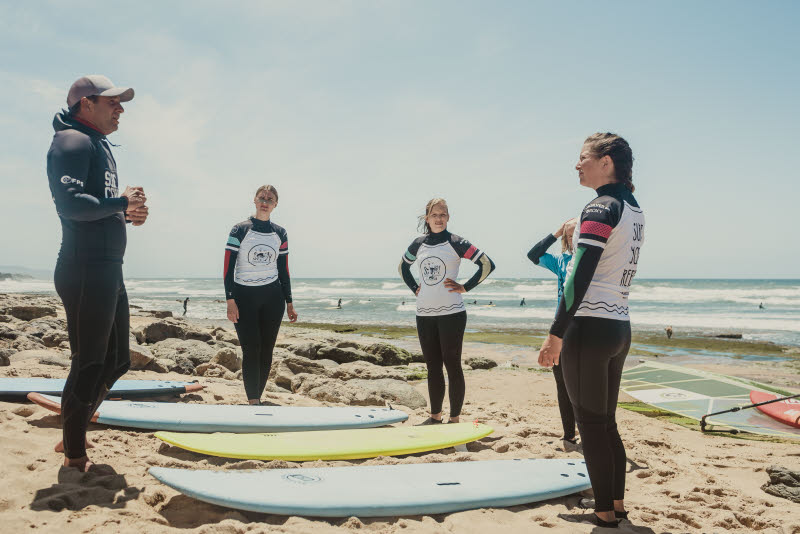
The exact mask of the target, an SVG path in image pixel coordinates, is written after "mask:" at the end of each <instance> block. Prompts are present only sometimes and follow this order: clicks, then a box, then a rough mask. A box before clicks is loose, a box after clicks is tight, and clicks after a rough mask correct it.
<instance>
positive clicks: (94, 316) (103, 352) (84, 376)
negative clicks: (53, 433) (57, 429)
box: [54, 261, 131, 459]
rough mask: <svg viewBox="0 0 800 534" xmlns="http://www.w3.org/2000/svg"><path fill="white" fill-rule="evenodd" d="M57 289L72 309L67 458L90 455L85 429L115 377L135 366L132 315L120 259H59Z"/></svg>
mask: <svg viewBox="0 0 800 534" xmlns="http://www.w3.org/2000/svg"><path fill="white" fill-rule="evenodd" d="M54 282H55V286H56V292H58V296H59V297H61V301H62V302H63V303H64V310H65V311H66V314H67V331H68V334H69V346H70V349H71V351H72V365H71V367H70V371H69V376H68V377H67V382H66V384H65V385H64V392H63V393H62V397H61V398H62V401H61V423H62V427H63V433H64V454H65V455H66V457H67V458H71V459H74V458H81V457H83V456H86V446H85V443H86V429H87V428H88V427H89V421H90V420H91V418H92V415H93V414H94V411H95V410H96V409H97V406H98V405H99V404H100V403H101V402H102V400H103V399H104V398H105V397H106V394H107V393H108V390H109V389H111V386H113V385H114V382H116V381H117V379H119V377H121V376H122V375H124V374H125V373H126V372H127V371H128V368H129V367H130V363H131V359H130V342H129V337H128V336H129V335H130V333H129V329H130V316H129V310H128V294H127V292H126V291H125V283H124V282H123V279H122V264H121V263H110V262H109V263H72V262H63V261H59V262H57V263H56V269H55V276H54Z"/></svg>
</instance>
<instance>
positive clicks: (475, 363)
mask: <svg viewBox="0 0 800 534" xmlns="http://www.w3.org/2000/svg"><path fill="white" fill-rule="evenodd" d="M464 363H465V364H467V365H469V366H470V367H471V368H472V369H491V368H493V367H497V362H496V361H494V360H490V359H489V358H484V357H483V356H473V357H471V358H466V359H465V360H464Z"/></svg>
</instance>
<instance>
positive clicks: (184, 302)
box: [183, 297, 189, 315]
mask: <svg viewBox="0 0 800 534" xmlns="http://www.w3.org/2000/svg"><path fill="white" fill-rule="evenodd" d="M188 305H189V297H186V299H185V300H184V301H183V314H184V315H186V307H187V306H188Z"/></svg>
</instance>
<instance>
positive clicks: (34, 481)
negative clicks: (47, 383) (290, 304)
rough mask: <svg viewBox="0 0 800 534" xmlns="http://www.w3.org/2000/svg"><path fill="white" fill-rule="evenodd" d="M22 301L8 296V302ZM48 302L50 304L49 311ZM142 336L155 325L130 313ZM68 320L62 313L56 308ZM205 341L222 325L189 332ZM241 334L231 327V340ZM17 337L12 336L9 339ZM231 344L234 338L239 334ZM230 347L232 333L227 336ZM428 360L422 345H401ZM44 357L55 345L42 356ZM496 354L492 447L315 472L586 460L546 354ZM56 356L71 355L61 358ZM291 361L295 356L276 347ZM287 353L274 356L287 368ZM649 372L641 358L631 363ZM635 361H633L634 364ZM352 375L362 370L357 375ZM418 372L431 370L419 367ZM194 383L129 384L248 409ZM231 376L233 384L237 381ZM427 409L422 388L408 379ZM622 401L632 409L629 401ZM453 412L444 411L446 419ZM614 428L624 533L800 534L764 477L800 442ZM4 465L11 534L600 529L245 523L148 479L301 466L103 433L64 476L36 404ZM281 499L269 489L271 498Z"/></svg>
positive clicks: (556, 507) (19, 420) (556, 520)
mask: <svg viewBox="0 0 800 534" xmlns="http://www.w3.org/2000/svg"><path fill="white" fill-rule="evenodd" d="M14 298H16V297H8V296H6V302H8V301H9V299H11V300H13V299H14ZM39 300H42V299H39ZM133 311H134V312H135V313H137V315H134V316H133V317H132V325H131V327H132V330H136V329H141V328H142V327H143V326H145V325H147V324H150V323H152V322H154V321H157V319H155V318H154V317H152V316H150V314H146V313H142V312H141V311H136V310H133ZM57 314H58V317H57V318H63V310H61V309H58V310H57ZM25 323H26V321H22V320H19V319H12V320H9V321H7V322H5V323H4V325H3V326H4V328H6V329H12V328H16V329H17V330H16V331H20V332H21V331H24V328H25V327H26V326H25ZM186 323H187V324H188V325H191V326H192V327H193V328H196V329H198V330H204V329H205V330H209V329H211V328H212V326H213V325H211V324H209V323H208V322H203V321H194V322H193V321H187V322H186ZM228 330H229V331H230V332H232V328H228ZM8 331H9V330H5V332H8ZM230 332H229V334H230ZM220 335H222V334H220ZM386 341H387V340H386V339H379V338H375V339H370V338H368V337H366V336H363V335H357V334H346V333H345V334H342V333H335V332H331V331H325V330H319V329H309V328H298V327H291V328H289V327H284V328H283V329H282V331H281V336H280V338H279V345H281V346H282V347H286V346H289V347H292V346H294V345H293V343H297V342H303V343H308V342H312V343H313V342H326V343H332V342H344V343H348V342H352V343H354V344H360V345H364V344H369V343H372V342H376V343H377V342H386ZM394 343H396V344H397V345H400V346H402V347H404V348H407V349H409V350H411V351H412V352H414V351H418V350H419V347H418V345H416V347H415V343H416V342H415V341H414V340H413V339H411V338H403V339H401V340H399V341H394ZM42 348H43V349H44V348H45V347H42ZM536 348H538V347H529V348H525V347H520V346H512V345H503V344H497V343H494V344H493V343H478V342H467V344H466V345H465V351H464V357H465V360H466V359H467V358H469V357H473V356H481V357H485V358H489V359H491V360H494V361H495V362H497V363H498V364H499V365H498V366H497V367H494V368H492V369H489V370H479V369H473V370H467V372H466V382H467V400H466V405H465V409H464V417H465V418H466V419H468V420H477V421H480V422H482V423H486V424H488V425H490V426H492V427H493V428H494V429H495V431H494V433H493V434H492V435H490V436H488V437H486V438H483V439H481V440H479V441H477V442H473V443H470V444H468V446H467V450H468V452H466V453H465V452H456V451H455V450H454V449H447V450H442V451H437V452H432V453H420V454H415V455H409V456H404V457H397V458H390V457H378V458H375V459H369V460H357V461H332V462H321V461H317V462H305V463H303V464H302V465H304V466H323V465H324V466H346V465H357V464H367V465H374V464H405V463H421V462H458V461H475V460H489V459H511V458H561V457H575V458H579V457H580V454H579V453H574V452H573V453H564V452H562V451H561V450H560V448H559V446H560V440H559V437H560V435H561V432H560V431H561V428H560V420H559V415H558V409H557V405H556V390H555V383H554V381H553V378H552V376H551V374H550V372H549V371H544V372H543V371H540V370H538V369H537V368H536V367H535V366H534V365H533V363H534V361H535V355H536V352H535V349H536ZM46 350H49V351H52V352H58V351H61V354H62V356H64V355H65V354H64V349H63V348H61V347H58V346H56V347H50V348H48V349H46ZM281 350H286V349H279V352H280V351H281ZM277 357H279V354H277V353H276V358H277ZM630 359H631V360H638V357H637V356H630ZM633 363H635V361H634V362H633ZM347 365H352V364H347ZM411 366H412V367H414V368H417V369H419V368H420V364H418V363H416V364H413V363H412V364H411ZM706 368H708V370H712V371H715V372H721V373H729V374H735V375H737V376H745V377H749V378H753V379H757V380H759V381H762V382H765V383H771V384H775V385H780V386H784V387H790V388H792V387H794V388H797V384H798V382H799V381H800V375H798V373H797V370H796V369H795V368H794V367H792V366H791V365H790V364H770V363H766V364H765V363H763V362H761V363H749V362H744V361H741V360H732V361H731V362H730V363H729V364H727V365H724V364H719V365H716V364H715V365H707V366H706ZM218 374H221V376H203V377H189V376H187V375H186V374H179V373H177V372H166V373H157V372H155V371H148V370H136V371H130V372H129V373H128V374H127V375H126V376H125V378H128V379H159V380H192V379H195V378H196V379H198V380H199V381H200V382H201V383H202V384H204V385H205V389H204V390H202V391H201V392H199V393H193V394H187V395H184V396H183V397H182V398H180V399H178V398H172V399H153V400H171V401H175V402H192V403H207V404H241V403H244V402H245V396H244V388H243V387H242V384H241V380H239V379H237V378H234V377H233V376H231V375H230V374H224V373H218ZM0 376H1V377H8V376H18V377H50V378H64V377H66V376H67V369H66V368H64V367H61V366H58V365H53V364H45V363H41V360H40V359H37V358H27V359H15V358H14V356H13V354H12V355H11V357H10V365H8V366H5V367H0ZM226 377H227V378H226ZM409 383H410V384H411V386H412V387H413V388H414V389H415V390H416V391H418V392H419V393H420V394H421V395H422V396H423V397H425V398H427V390H426V384H425V381H424V380H419V379H417V380H413V379H412V380H410V382H409ZM266 399H267V400H269V401H271V402H274V403H277V404H281V405H287V406H293V405H295V406H318V405H336V404H337V403H335V402H328V401H320V400H318V399H315V398H312V397H309V396H306V395H303V394H301V393H292V392H291V391H288V390H286V389H282V388H279V387H277V386H274V385H273V386H268V392H267V393H266ZM620 400H621V402H631V401H632V400H633V399H631V398H625V396H624V395H623V398H621V399H620ZM446 402H447V401H445V410H446V409H447V404H446ZM395 407H398V408H400V409H402V410H404V411H407V412H408V413H409V415H410V418H409V421H407V422H406V423H404V424H413V423H415V422H419V421H421V420H423V419H424V418H425V417H426V411H425V408H424V407H413V408H412V407H408V406H397V405H396V404H395ZM617 419H618V422H619V425H620V429H621V434H622V436H623V440H624V441H625V445H626V448H627V455H628V461H629V465H628V478H627V492H626V502H627V507H628V509H629V511H630V519H631V520H630V522H623V523H622V524H621V525H620V531H622V532H642V533H644V532H724V531H735V532H756V531H757V532H765V533H782V534H783V533H800V508H799V507H798V505H797V504H795V503H792V502H791V501H789V500H786V499H782V498H778V497H775V496H772V495H769V494H767V493H765V492H764V491H763V490H762V489H761V486H762V485H764V484H765V483H766V482H767V481H768V475H767V473H766V469H767V468H768V467H769V466H772V465H778V466H783V467H785V468H788V469H792V470H799V469H800V448H798V444H797V443H796V442H791V441H786V440H777V439H764V438H757V437H735V436H731V435H724V434H723V435H719V434H718V435H708V434H701V433H700V432H699V430H698V428H697V426H696V425H694V427H692V425H691V424H689V425H679V424H676V423H674V422H671V421H670V420H669V418H668V417H663V416H662V417H651V416H648V415H645V414H642V413H637V412H634V411H631V410H627V409H619V410H618V413H617ZM0 425H1V426H0V428H2V436H3V438H2V440H0V454H3V456H4V457H5V458H6V462H4V463H3V465H2V466H1V467H0V480H2V481H3V484H4V486H5V488H4V489H5V491H4V492H3V495H2V497H0V519H1V520H2V528H1V529H0V530H2V531H3V532H9V533H11V532H14V533H16V532H29V531H33V530H35V531H37V532H82V533H92V532H103V533H108V532H126V533H127V532H144V531H148V532H192V533H201V532H203V533H206V532H207V533H210V532H225V533H243V532H252V533H256V532H286V533H305V532H314V533H321V532H350V531H363V532H420V533H434V532H458V533H462V532H464V533H469V532H475V533H478V532H480V533H484V532H554V533H556V532H559V533H560V532H564V533H567V532H596V531H602V529H598V528H597V527H593V526H591V525H589V524H583V523H576V522H572V521H573V520H574V518H575V516H578V515H580V514H581V513H584V511H583V510H581V509H580V508H579V507H578V501H579V498H580V496H578V495H573V496H569V497H563V498H558V499H553V500H549V501H545V502H540V503H533V504H530V505H525V506H515V507H511V508H502V509H479V510H470V511H464V512H458V513H452V514H441V515H433V516H408V517H386V518H364V519H359V518H355V517H351V518H347V519H337V520H322V519H314V518H303V517H285V516H276V515H266V514H257V513H250V512H242V511H237V510H232V509H227V508H222V507H219V506H214V505H210V504H206V503H203V502H200V501H197V500H194V499H192V498H189V497H186V496H184V495H182V494H180V493H179V492H177V491H175V490H173V489H171V488H169V487H166V486H164V485H162V484H160V483H159V482H157V481H156V480H155V479H153V478H152V477H150V476H149V475H148V473H147V470H148V468H150V467H152V466H164V467H180V468H187V469H192V468H195V469H197V468H199V469H282V468H287V467H297V466H300V465H301V464H298V463H291V462H284V461H271V462H262V461H251V460H248V461H240V460H226V459H222V458H214V457H208V456H204V455H201V454H196V453H192V452H188V451H184V450H181V449H178V448H176V447H172V446H169V445H166V444H163V443H162V442H160V441H159V440H158V439H156V438H154V437H153V433H152V432H147V431H138V430H131V429H125V428H114V427H107V426H104V425H96V424H93V425H91V427H90V433H89V434H90V439H91V440H92V441H94V442H95V443H96V445H97V446H96V448H95V449H92V450H91V451H90V456H91V458H92V459H93V461H94V462H95V463H97V464H99V467H98V469H97V470H96V471H95V472H91V473H88V474H80V473H78V472H77V471H76V470H73V469H65V468H61V467H60V465H61V460H62V456H61V455H59V454H56V453H55V452H53V445H54V444H55V443H56V442H57V441H59V439H60V437H61V430H60V422H59V418H58V416H57V415H55V414H53V413H51V412H49V411H47V410H46V409H44V408H41V407H39V406H36V405H33V404H23V403H13V402H0ZM269 491H270V488H264V492H265V493H268V492H269Z"/></svg>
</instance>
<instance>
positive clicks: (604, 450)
mask: <svg viewBox="0 0 800 534" xmlns="http://www.w3.org/2000/svg"><path fill="white" fill-rule="evenodd" d="M630 346H631V326H630V322H628V321H617V320H614V319H601V318H597V317H575V318H573V320H572V321H571V323H570V325H569V327H568V328H567V331H566V333H565V334H564V344H563V346H562V349H561V370H562V372H563V373H564V383H565V384H566V386H567V392H568V393H569V398H570V401H571V402H572V406H573V408H574V410H575V418H576V419H577V422H578V429H579V430H580V432H581V441H582V442H583V456H584V458H585V459H586V469H587V470H588V471H589V479H590V480H591V482H592V489H593V490H594V498H595V511H596V512H609V511H612V510H613V509H614V504H613V501H614V500H621V499H623V498H624V495H625V467H626V457H625V446H624V445H623V444H622V439H621V438H620V436H619V431H618V430H617V420H616V416H615V413H616V410H617V399H618V397H619V385H620V381H621V380H622V366H623V364H624V363H625V357H626V356H627V355H628V349H629V348H630Z"/></svg>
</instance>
